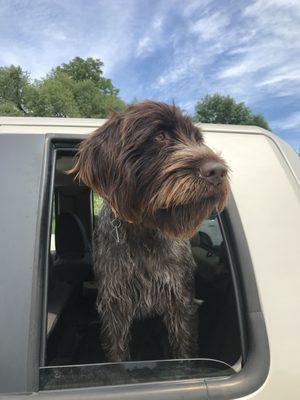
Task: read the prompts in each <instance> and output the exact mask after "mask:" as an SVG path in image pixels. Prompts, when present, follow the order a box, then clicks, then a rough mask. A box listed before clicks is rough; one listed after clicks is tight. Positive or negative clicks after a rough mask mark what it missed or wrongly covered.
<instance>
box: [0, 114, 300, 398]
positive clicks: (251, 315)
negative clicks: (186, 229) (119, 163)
mask: <svg viewBox="0 0 300 400" xmlns="http://www.w3.org/2000/svg"><path fill="white" fill-rule="evenodd" d="M104 122H105V120H100V119H76V118H74V119H73V118H31V117H26V118H24V117H23V118H22V117H0V182H1V196H0V227H1V229H0V254H1V262H0V326H1V329H0V399H8V398H9V399H22V398H26V399H30V398H34V399H49V400H50V399H54V398H55V399H72V400H73V399H84V400H89V399H99V400H100V399H106V400H108V399H109V400H110V399H131V400H133V399H144V400H146V399H149V400H150V399H151V400H153V399H162V400H168V399H170V400H171V399H172V400H175V399H178V400H179V399H180V400H181V399H183V398H184V399H198V400H201V399H211V400H213V399H237V398H243V399H250V398H251V399H257V400H265V399H272V400H275V399H282V398H287V399H296V398H298V397H299V393H300V364H299V359H300V346H299V332H300V312H299V306H300V290H299V282H300V268H299V267H300V261H299V260H300V241H299V237H300V235H299V227H300V161H299V157H298V156H297V154H296V152H294V150H293V149H292V148H291V147H290V146H289V145H288V144H287V143H285V142H284V141H283V140H281V139H280V138H279V137H277V136H275V135H274V134H272V133H271V132H268V131H266V130H264V129H262V128H259V127H255V126H235V125H214V124H200V125H199V126H200V128H201V130H202V131H203V134H204V137H205V140H206V142H207V144H208V145H209V146H210V147H211V148H213V149H214V150H215V151H217V152H218V153H220V154H221V155H222V157H224V159H225V160H226V161H227V163H228V165H229V166H230V180H231V192H230V195H229V199H228V204H227V207H226V208H225V210H224V211H223V212H222V213H219V212H218V210H216V211H215V212H214V213H213V214H212V215H211V216H210V217H209V218H208V219H207V220H205V221H204V222H203V224H202V226H201V227H199V232H198V234H197V235H196V236H195V237H193V238H192V239H191V247H192V252H193V256H194V258H195V261H196V263H197V266H198V268H197V270H196V297H195V303H196V304H197V307H198V314H197V315H198V326H199V337H198V338H197V340H198V344H199V351H198V353H197V354H195V357H194V358H192V359H187V360H173V359H169V358H168V356H167V352H166V348H167V343H166V338H165V332H164V327H163V326H162V324H161V321H160V320H159V318H151V319H149V320H148V321H137V322H136V324H135V325H134V327H133V333H132V342H131V350H132V351H131V355H132V359H131V361H126V362H123V363H107V362H105V360H104V357H103V351H102V348H101V339H100V337H99V325H100V324H101V321H100V319H99V316H98V315H97V310H96V309H95V305H94V304H95V297H96V296H97V284H96V282H95V278H94V275H93V262H92V232H93V227H94V225H95V224H96V223H97V213H98V211H99V209H100V208H101V204H102V199H101V198H99V196H98V195H97V194H96V193H93V192H91V190H90V189H89V188H88V187H86V186H85V185H84V184H83V183H82V182H79V181H78V180H77V179H76V177H75V176H73V175H72V174H67V173H66V171H68V170H69V169H70V168H71V167H72V165H73V163H74V157H75V156H76V149H77V146H78V144H79V143H80V142H81V141H82V140H83V139H84V138H85V137H86V135H87V134H88V133H90V132H92V131H93V130H94V129H96V128H97V127H99V126H100V125H102V124H103V123H104Z"/></svg>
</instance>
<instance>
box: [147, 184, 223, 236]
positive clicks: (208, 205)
mask: <svg viewBox="0 0 300 400" xmlns="http://www.w3.org/2000/svg"><path fill="white" fill-rule="evenodd" d="M226 197H227V191H225V190H224V191H222V192H221V193H220V194H219V196H211V197H206V198H203V199H201V200H199V201H196V202H191V203H189V202H187V203H184V204H180V205H175V206H172V207H169V208H160V209H158V210H156V212H155V213H154V214H153V215H152V216H151V217H149V218H146V219H145V220H144V224H145V226H148V227H149V228H152V229H153V228H154V229H158V230H160V231H161V233H162V234H163V235H164V236H165V237H167V238H169V239H180V240H181V239H189V238H191V237H192V236H193V235H194V234H195V233H196V232H197V231H198V229H199V227H200V225H201V223H202V222H203V220H204V219H205V218H208V217H209V216H210V215H211V213H212V212H213V210H215V209H216V208H217V209H218V210H220V211H221V210H223V209H224V207H225V205H226Z"/></svg>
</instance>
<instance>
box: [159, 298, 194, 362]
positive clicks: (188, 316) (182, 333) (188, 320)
mask: <svg viewBox="0 0 300 400" xmlns="http://www.w3.org/2000/svg"><path fill="white" fill-rule="evenodd" d="M195 311H196V310H195V307H194V305H193V304H192V302H191V303H189V304H182V303H179V304H178V303H177V304H173V305H172V307H171V308H170V309H169V310H168V311H167V313H166V314H165V315H164V317H163V319H164V323H165V326H166V328H167V330H168V337H169V343H170V346H171V350H172V355H173V357H174V358H179V359H180V358H193V357H197V327H196V325H197V321H196V312H195Z"/></svg>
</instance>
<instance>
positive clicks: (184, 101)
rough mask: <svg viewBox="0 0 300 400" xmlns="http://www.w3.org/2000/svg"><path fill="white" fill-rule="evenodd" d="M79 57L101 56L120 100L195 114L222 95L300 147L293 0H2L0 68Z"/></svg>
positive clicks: (43, 69) (298, 40) (299, 53)
mask: <svg viewBox="0 0 300 400" xmlns="http://www.w3.org/2000/svg"><path fill="white" fill-rule="evenodd" d="M77 55H79V56H81V57H84V58H85V57H89V56H91V57H95V58H100V59H101V60H102V61H103V62H104V64H105V66H104V74H105V76H107V77H109V78H111V79H112V80H113V83H114V85H115V86H116V87H118V88H119V89H120V97H121V98H123V99H124V100H125V101H131V100H132V99H133V98H134V97H137V98H138V99H143V98H154V99H160V100H164V101H169V102H170V101H175V102H176V103H177V104H179V105H180V106H181V107H182V108H184V109H185V110H186V111H188V112H190V113H193V110H194V105H195V103H196V101H197V100H199V99H201V98H202V97H203V96H204V95H206V94H212V93H215V92H218V93H221V94H224V95H227V94H228V95H231V96H233V97H234V98H235V99H236V100H237V101H244V102H245V103H246V104H247V105H249V106H250V107H251V109H252V110H253V112H255V113H262V114H263V115H264V116H265V117H266V119H267V120H268V122H269V124H270V126H271V128H272V130H273V131H274V132H275V133H277V134H278V135H280V136H281V137H282V138H283V139H285V140H287V141H288V142H289V143H290V144H292V145H293V146H294V147H295V148H296V149H298V148H300V1H299V0H256V1H243V0H232V1H230V0H228V1H225V0H216V1H213V0H211V1H210V0H198V1H193V0H190V1H189V0H186V1H185V0H178V1H177V0H165V1H155V0H151V1H145V0H124V1H122V0H111V1H109V0H106V1H97V0H85V1H83V0H61V1H57V0H51V1H50V0H49V1H46V0H40V1H38V0H33V1H27V0H23V1H15V0H6V1H4V0H0V65H10V64H19V65H21V66H22V67H23V68H24V69H26V70H27V71H28V72H30V74H31V77H32V78H38V77H41V76H43V75H45V74H46V73H47V72H49V70H50V69H51V68H52V67H54V66H56V65H58V64H61V63H62V62H67V61H69V60H70V59H72V58H73V57H75V56H77Z"/></svg>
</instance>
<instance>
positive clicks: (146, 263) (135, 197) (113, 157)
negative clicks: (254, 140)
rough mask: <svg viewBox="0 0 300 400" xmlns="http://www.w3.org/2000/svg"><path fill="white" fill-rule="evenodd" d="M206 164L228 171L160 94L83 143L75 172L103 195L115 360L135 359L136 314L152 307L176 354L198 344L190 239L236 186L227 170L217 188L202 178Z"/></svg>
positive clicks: (100, 268)
mask: <svg viewBox="0 0 300 400" xmlns="http://www.w3.org/2000/svg"><path fill="white" fill-rule="evenodd" d="M207 161H214V162H218V163H221V164H222V165H223V166H224V169H225V165H226V164H225V162H224V161H223V160H222V159H221V158H220V157H219V156H218V155H216V154H215V153H214V152H213V151H212V150H211V149H209V148H208V147H207V146H206V145H205V144H204V141H203V137H202V135H201V132H200V130H199V129H198V128H197V127H195V126H194V124H193V123H192V121H191V119H190V118H189V117H187V116H184V115H183V114H182V113H181V111H180V110H179V109H178V108H177V107H175V106H169V105H167V104H164V103H159V102H153V101H144V102H140V103H137V104H134V105H132V106H129V107H128V108H127V110H125V111H124V112H123V113H119V114H114V115H112V117H111V118H110V119H109V120H108V121H107V123H106V124H104V125H103V126H102V127H100V128H99V129H98V130H96V131H95V132H94V133H93V134H92V135H90V136H89V137H88V138H87V139H86V140H85V141H83V142H82V144H81V146H80V149H79V152H78V159H77V162H76V164H75V167H74V169H73V171H72V172H75V173H76V174H77V175H78V176H79V178H80V179H81V180H82V181H83V182H84V183H85V184H86V185H88V186H90V187H91V188H92V189H93V190H94V191H96V192H97V193H99V194H100V195H101V196H102V197H103V198H104V199H105V204H104V206H103V208H102V210H101V212H100V216H99V224H98V226H97V228H96V230H95V234H94V269H95V274H96V278H97V281H98V285H99V292H98V299H97V305H98V310H99V313H100V316H101V319H102V327H103V328H102V337H103V343H104V345H105V349H106V352H107V358H108V360H111V361H121V360H124V359H126V358H128V357H129V350H128V344H129V338H130V326H131V324H132V321H133V319H134V318H141V317H146V316H149V315H154V314H158V315H160V316H162V318H163V320H164V322H165V325H166V327H167V329H168V333H169V340H170V344H171V347H172V350H173V356H174V357H178V358H184V357H190V356H192V354H193V350H195V334H193V319H194V314H195V309H194V305H193V295H194V289H193V286H194V285H193V269H194V267H195V265H194V261H193V257H192V254H191V249H190V245H189V242H188V241H187V240H186V239H188V238H190V237H191V236H192V235H193V234H194V233H195V232H196V231H197V228H198V227H199V225H200V223H201V222H202V221H203V219H204V218H206V217H207V216H208V215H209V214H210V213H211V212H212V210H213V209H214V208H215V207H218V208H219V209H223V208H224V206H225V203H226V197H227V192H228V187H229V185H228V179H227V175H226V172H225V173H224V176H223V177H222V179H220V182H218V184H216V185H214V184H211V182H209V181H208V179H207V178H205V177H204V176H203V174H202V172H201V171H202V169H201V168H202V167H203V165H204V164H205V163H206V162H207ZM225 171H226V169H225ZM115 218H118V220H119V221H120V222H121V226H120V228H119V235H120V241H119V242H117V240H116V236H115V235H116V231H115V230H114V227H113V220H114V219H115Z"/></svg>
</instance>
